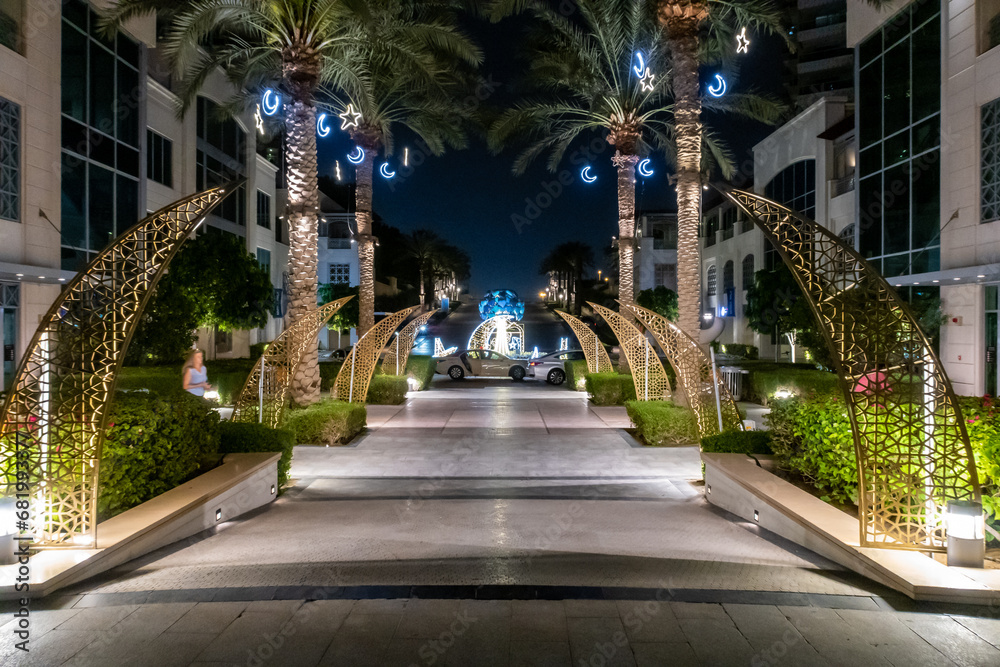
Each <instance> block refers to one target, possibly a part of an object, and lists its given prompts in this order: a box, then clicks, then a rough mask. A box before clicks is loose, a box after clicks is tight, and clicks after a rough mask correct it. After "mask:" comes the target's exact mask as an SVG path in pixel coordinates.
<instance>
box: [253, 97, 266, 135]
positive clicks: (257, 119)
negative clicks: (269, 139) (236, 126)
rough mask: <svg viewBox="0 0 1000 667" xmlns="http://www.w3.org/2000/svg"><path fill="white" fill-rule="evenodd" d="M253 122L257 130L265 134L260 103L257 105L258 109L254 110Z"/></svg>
mask: <svg viewBox="0 0 1000 667" xmlns="http://www.w3.org/2000/svg"><path fill="white" fill-rule="evenodd" d="M253 122H254V125H256V126H257V131H258V132H260V133H261V134H264V119H263V118H261V116H260V105H259V104H258V105H257V110H256V111H254V112H253Z"/></svg>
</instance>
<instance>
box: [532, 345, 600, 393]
mask: <svg viewBox="0 0 1000 667" xmlns="http://www.w3.org/2000/svg"><path fill="white" fill-rule="evenodd" d="M586 358H587V357H586V356H584V354H583V350H559V351H558V352H552V353H550V354H546V355H545V356H542V357H538V358H537V359H532V360H531V361H530V363H529V364H528V375H529V376H530V377H533V378H540V379H542V380H545V381H546V382H548V383H549V384H556V385H559V384H562V383H563V382H565V381H566V362H567V361H577V360H579V359H586Z"/></svg>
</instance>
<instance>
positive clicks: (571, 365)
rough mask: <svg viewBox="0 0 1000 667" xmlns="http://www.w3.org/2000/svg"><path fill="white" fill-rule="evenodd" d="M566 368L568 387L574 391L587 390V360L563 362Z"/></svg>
mask: <svg viewBox="0 0 1000 667" xmlns="http://www.w3.org/2000/svg"><path fill="white" fill-rule="evenodd" d="M563 367H564V368H565V369H566V383H565V384H566V387H567V388H568V389H572V390H574V391H587V360H586V359H576V360H574V361H566V362H563Z"/></svg>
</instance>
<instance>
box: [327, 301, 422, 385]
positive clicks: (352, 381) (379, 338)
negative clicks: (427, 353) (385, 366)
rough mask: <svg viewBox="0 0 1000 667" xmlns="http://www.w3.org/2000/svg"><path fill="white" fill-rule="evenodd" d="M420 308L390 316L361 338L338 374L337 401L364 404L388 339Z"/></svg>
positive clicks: (336, 383)
mask: <svg viewBox="0 0 1000 667" xmlns="http://www.w3.org/2000/svg"><path fill="white" fill-rule="evenodd" d="M419 307H420V306H412V307H410V308H406V309H404V310H400V311H398V312H395V313H392V314H391V315H387V316H386V317H384V318H382V319H381V320H380V321H379V322H378V323H377V324H375V326H373V327H372V328H371V329H369V330H368V331H367V332H366V333H365V335H364V336H362V337H361V340H359V341H358V343H357V345H355V346H354V347H353V348H352V349H351V353H350V354H349V355H347V359H344V365H343V366H341V367H340V372H339V373H337V379H336V381H335V382H334V384H333V387H334V393H335V395H336V397H337V398H339V399H340V400H342V401H348V402H349V403H364V402H365V398H366V396H367V395H368V385H369V384H370V383H371V381H372V374H373V373H374V372H375V365H376V364H377V363H378V357H379V354H381V353H382V349H383V348H384V347H385V344H386V342H387V341H388V340H389V336H391V335H392V332H393V331H395V330H396V327H398V326H399V325H400V324H401V323H402V322H403V320H405V319H406V318H407V317H409V316H410V314H411V313H412V312H413V311H415V310H416V309H417V308H419Z"/></svg>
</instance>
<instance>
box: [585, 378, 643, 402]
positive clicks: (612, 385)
mask: <svg viewBox="0 0 1000 667" xmlns="http://www.w3.org/2000/svg"><path fill="white" fill-rule="evenodd" d="M584 377H585V378H586V380H585V382H586V387H587V393H589V394H590V400H591V401H593V402H594V404H595V405H625V401H634V400H635V383H634V382H632V376H631V375H620V374H618V373H587V375H586V376H584Z"/></svg>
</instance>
